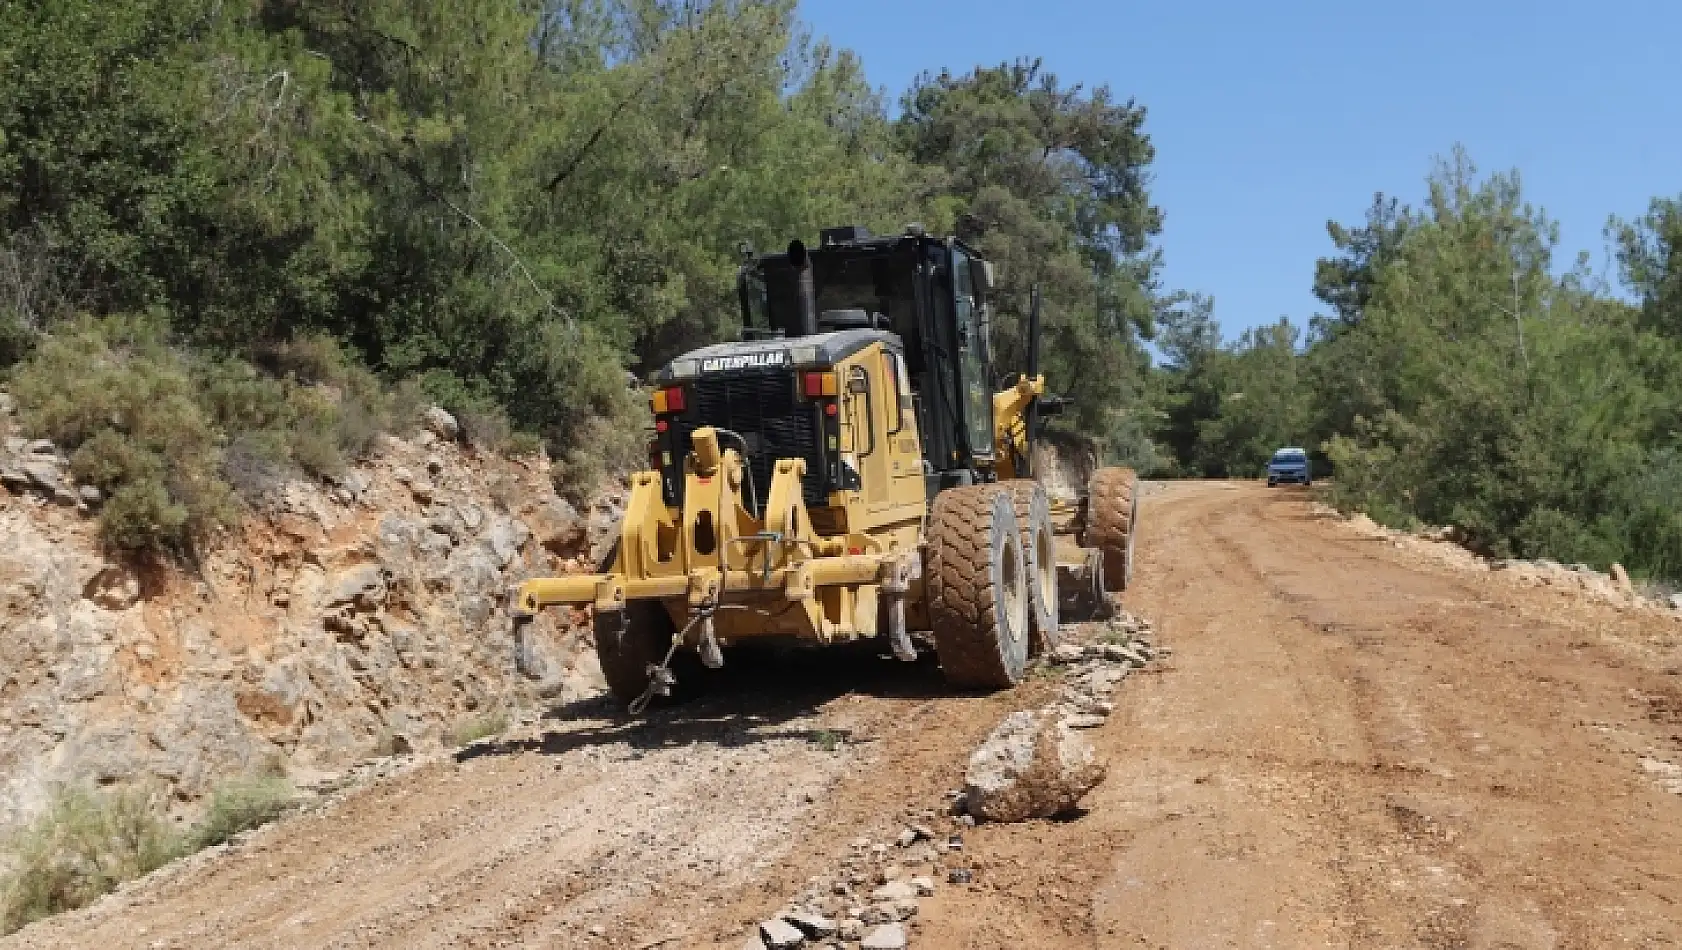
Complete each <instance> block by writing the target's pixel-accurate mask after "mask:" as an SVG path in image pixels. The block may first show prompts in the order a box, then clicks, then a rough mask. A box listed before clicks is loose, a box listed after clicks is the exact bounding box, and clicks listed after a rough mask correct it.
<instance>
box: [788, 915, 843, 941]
mask: <svg viewBox="0 0 1682 950" xmlns="http://www.w3.org/2000/svg"><path fill="white" fill-rule="evenodd" d="M783 920H785V921H787V922H788V923H791V924H793V925H794V926H795V928H796V929H797V930H799V931H800V932H801V933H803V934H805V935H806V936H808V937H813V938H822V937H828V936H830V935H831V934H833V933H835V931H836V929H837V925H836V923H835V921H833V920H830V919H829V918H828V917H825V916H824V915H822V914H815V913H813V912H811V911H809V910H805V909H803V908H797V909H795V910H791V911H788V912H787V913H785V914H783Z"/></svg>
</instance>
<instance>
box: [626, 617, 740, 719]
mask: <svg viewBox="0 0 1682 950" xmlns="http://www.w3.org/2000/svg"><path fill="white" fill-rule="evenodd" d="M717 610H718V602H717V601H707V602H705V603H703V604H701V606H700V607H698V608H696V610H695V616H693V617H691V618H689V622H688V623H686V624H684V625H683V629H682V630H679V631H678V632H677V633H674V634H672V645H671V647H670V648H669V649H667V650H666V658H665V659H663V660H661V661H660V663H659V665H658V666H656V665H655V664H653V663H650V664H649V665H648V688H647V689H645V690H643V691H642V695H641V696H638V697H637V698H636V699H634V700H632V701H631V704H630V705H629V706H626V707H625V708H626V710H627V711H629V712H630V714H631V715H633V716H640V715H642V713H643V710H645V709H647V708H648V705H649V704H650V703H652V702H654V697H656V696H659V695H661V694H662V693H667V692H670V691H669V690H668V689H667V680H670V679H671V676H672V674H671V665H672V657H674V656H676V655H677V648H678V647H680V646H682V645H683V641H684V640H687V639H688V638H689V631H691V630H693V629H695V625H696V624H698V623H700V622H701V621H702V620H705V619H706V618H708V617H711V616H712V615H713V614H714V613H715V612H717ZM672 681H673V682H676V681H675V680H672Z"/></svg>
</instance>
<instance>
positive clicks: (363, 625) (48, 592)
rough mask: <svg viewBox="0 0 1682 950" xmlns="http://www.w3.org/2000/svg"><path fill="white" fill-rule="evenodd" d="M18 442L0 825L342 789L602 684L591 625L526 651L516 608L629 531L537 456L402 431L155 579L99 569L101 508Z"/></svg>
mask: <svg viewBox="0 0 1682 950" xmlns="http://www.w3.org/2000/svg"><path fill="white" fill-rule="evenodd" d="M444 418H445V419H446V420H447V419H448V417H447V415H446V416H445V417H444ZM435 421H436V420H435ZM449 425H450V426H451V427H453V425H454V423H453V421H450V423H449ZM7 442H8V444H6V445H5V446H0V480H4V481H5V484H6V490H0V539H3V543H0V827H4V826H5V825H7V824H10V823H12V822H13V821H16V820H19V819H22V818H26V817H27V816H29V815H30V814H31V813H32V812H34V811H36V810H38V809H39V808H40V807H41V806H42V804H43V802H44V800H45V798H46V796H47V795H48V794H50V790H51V789H52V788H53V786H55V785H58V784H97V785H100V786H118V787H121V786H126V785H135V786H145V787H148V788H159V789H163V790H165V791H167V793H168V798H169V800H170V801H171V802H172V805H173V807H174V810H175V812H176V813H177V817H182V818H186V817H190V815H191V813H192V811H193V810H194V806H195V803H196V802H197V801H198V800H200V799H201V798H202V796H204V795H205V794H206V793H207V792H208V791H210V790H211V789H213V788H214V787H215V786H216V785H217V784H218V783H219V782H221V781H224V780H226V779H228V778H230V777H234V776H239V775H242V774H247V773H273V772H278V773H281V774H284V775H286V776H287V777H289V778H290V779H291V780H292V781H294V782H296V783H298V784H301V785H309V784H312V783H316V784H321V783H325V784H328V785H330V784H332V783H333V782H334V781H335V780H336V779H337V778H338V776H339V773H341V772H342V771H343V770H344V769H346V768H347V767H349V766H351V765H353V764H355V763H357V762H359V761H361V760H365V759H367V758H368V757H370V756H376V755H381V754H390V753H392V752H394V751H399V752H400V751H404V750H425V749H428V748H438V747H439V745H440V744H441V743H442V742H443V741H444V740H446V739H447V738H448V737H449V735H450V734H451V733H452V732H453V731H457V730H460V729H462V728H466V727H468V726H471V725H472V721H473V720H475V719H485V720H487V721H497V720H499V719H507V718H517V717H518V716H519V715H520V714H521V713H522V711H528V710H536V709H539V708H543V707H545V706H546V704H550V703H553V702H559V701H565V700H568V699H574V698H577V697H580V696H585V695H590V694H592V693H593V692H594V690H595V686H596V680H597V677H598V675H599V674H598V673H597V671H596V670H595V668H594V666H593V663H590V662H586V663H583V664H580V663H579V662H578V660H579V658H580V656H581V650H580V646H581V644H580V641H579V632H578V631H577V630H576V629H575V628H574V627H573V626H572V621H573V620H575V619H576V618H573V617H570V616H566V615H562V614H551V615H550V616H548V617H546V618H544V620H542V621H541V622H539V623H538V624H535V625H532V626H531V627H529V628H526V631H525V633H526V636H525V637H524V638H523V639H521V640H520V641H519V642H516V640H515V633H514V629H513V626H512V624H511V623H510V622H509V619H508V616H507V614H506V612H505V609H504V602H505V600H506V592H507V590H508V588H509V586H510V585H511V584H512V583H513V582H514V581H516V580H518V579H520V578H522V577H525V576H528V575H530V574H532V573H535V572H540V571H544V572H546V571H551V570H555V569H557V568H560V567H564V566H565V565H566V564H567V563H568V562H569V559H573V558H577V557H580V556H583V557H586V558H587V557H588V548H589V547H590V543H591V541H592V540H593V539H595V540H599V538H600V537H601V536H602V535H603V534H604V533H605V530H606V529H607V527H608V526H609V525H610V524H611V522H612V513H611V512H609V511H604V512H579V511H576V510H574V509H573V508H572V506H570V505H568V504H567V503H566V502H565V501H564V500H562V499H560V498H558V497H557V496H556V495H555V493H554V491H553V489H552V487H551V486H550V483H549V474H548V470H547V463H546V462H544V461H543V460H541V459H530V460H508V459H504V458H500V457H495V456H491V455H488V454H481V453H477V452H474V451H473V450H471V449H468V448H466V447H465V446H463V445H461V444H459V443H458V442H456V441H454V440H450V439H445V438H440V437H439V436H438V435H437V434H435V433H433V432H431V431H422V432H420V433H418V434H416V435H415V436H413V437H411V438H408V439H394V438H388V439H385V440H384V442H383V444H382V445H381V446H380V448H379V450H378V453H377V455H376V457H375V458H373V459H372V460H371V461H369V462H367V463H364V464H360V465H357V466H355V467H354V468H353V469H351V470H350V471H348V472H346V473H345V474H344V475H343V476H342V477H340V478H338V479H336V480H335V481H334V483H333V484H322V483H319V482H311V481H303V480H298V481H291V482H284V483H280V484H277V485H275V486H274V487H273V490H272V491H271V492H270V493H269V495H268V496H267V497H266V498H265V499H264V500H263V501H262V502H261V510H260V511H258V512H256V513H254V514H252V515H251V516H250V517H248V518H247V519H246V522H245V524H244V526H243V527H242V528H241V529H240V530H239V531H238V532H237V533H236V534H235V535H234V536H232V537H229V538H226V539H224V540H223V541H222V543H220V544H218V545H217V546H216V548H215V550H214V551H213V552H212V553H210V554H209V555H208V556H207V557H206V558H205V559H204V561H203V563H201V564H198V565H195V566H193V567H192V568H191V569H188V568H162V567H157V568H146V567H143V566H137V565H136V564H135V563H134V562H132V561H125V560H122V559H117V558H108V557H106V556H105V555H104V554H103V553H102V552H101V550H100V548H99V545H98V543H97V539H96V536H95V529H96V523H95V520H94V517H93V510H92V509H93V508H94V507H95V506H96V505H97V493H94V494H93V497H92V498H91V499H85V498H84V497H83V496H82V494H80V493H78V492H77V491H75V490H74V488H75V486H72V485H69V484H68V480H67V476H66V474H65V466H64V460H63V458H62V456H60V455H59V454H58V453H57V452H56V450H55V449H54V448H53V447H52V446H51V445H49V444H40V443H37V444H30V443H25V442H23V441H22V440H17V439H10V440H7ZM90 502H91V504H90ZM587 652H588V651H587V650H586V651H583V653H586V654H587Z"/></svg>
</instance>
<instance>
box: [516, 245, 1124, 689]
mask: <svg viewBox="0 0 1682 950" xmlns="http://www.w3.org/2000/svg"><path fill="white" fill-rule="evenodd" d="M993 288H994V273H993V266H992V264H991V263H989V262H988V261H986V260H985V259H984V258H983V257H982V256H981V255H980V254H978V253H977V252H976V251H975V250H974V249H973V248H970V247H968V246H966V245H965V244H964V243H963V242H961V241H958V240H955V239H950V238H936V237H932V236H929V235H926V234H924V233H923V232H922V231H921V229H918V228H915V227H913V228H909V229H907V231H906V233H904V234H902V235H899V236H896V237H885V238H883V237H872V236H871V235H869V234H868V233H867V232H865V231H864V230H863V229H862V228H856V227H849V228H833V229H828V230H825V231H823V232H822V236H821V239H820V242H819V246H818V247H816V248H810V249H809V248H807V247H806V245H805V244H803V243H802V242H800V241H794V242H792V243H791V244H790V245H789V246H788V249H787V251H786V252H785V253H782V254H768V255H763V256H757V257H756V256H753V255H752V254H751V253H750V254H748V256H747V260H746V263H745V264H744V266H743V268H742V270H741V272H740V275H739V279H738V283H737V290H738V294H739V297H740V301H741V307H742V317H743V325H744V329H743V334H742V339H741V340H739V341H736V342H730V343H720V344H715V345H712V346H707V347H704V348H702V349H699V350H695V351H693V352H690V353H687V354H684V355H683V356H681V357H678V358H677V359H675V360H673V361H672V362H671V363H670V364H668V365H667V366H666V367H665V368H664V369H662V370H661V371H660V372H659V374H658V375H657V377H656V380H655V386H656V388H655V389H654V391H653V393H652V398H651V403H652V405H651V408H652V410H653V417H654V430H655V433H654V439H653V442H652V443H651V445H650V457H649V462H650V468H649V469H648V470H647V471H643V472H638V473H636V474H635V475H633V476H632V478H631V490H630V495H629V499H628V501H627V504H626V509H625V515H624V520H623V523H622V525H621V527H620V534H619V540H618V542H617V544H616V545H615V546H614V548H613V549H612V551H611V552H610V554H609V555H608V558H607V560H606V563H604V564H603V565H602V567H601V569H600V570H601V573H597V574H586V575H573V576H567V577H551V578H537V579H533V580H529V581H526V582H525V583H524V584H522V585H520V587H519V588H518V589H517V590H516V591H515V593H514V604H513V607H514V611H515V614H516V616H517V617H518V616H527V617H529V616H531V615H533V614H535V613H536V612H537V611H538V610H540V609H542V608H544V607H547V606H553V605H563V604H566V605H578V606H583V605H588V606H591V607H593V608H594V625H595V640H596V650H597V653H598V655H599V657H600V660H601V665H602V672H603V674H604V675H605V676H606V679H607V683H608V686H609V688H610V689H611V690H612V692H613V694H614V696H615V698H617V699H618V700H619V701H621V702H623V703H626V704H627V705H629V706H631V708H632V710H633V711H634V712H640V711H641V709H642V708H643V707H645V706H647V705H648V703H649V702H650V701H651V700H652V699H654V698H655V697H657V696H671V695H673V694H674V690H676V691H678V692H681V691H683V690H684V689H685V687H686V686H689V685H693V684H689V683H685V682H683V681H682V680H680V679H679V678H677V677H675V676H674V674H673V664H674V660H676V661H679V662H688V663H691V664H693V663H694V662H696V661H698V662H699V663H700V664H702V665H704V666H707V667H715V668H716V667H718V666H721V665H722V664H723V662H724V653H723V649H724V648H726V647H728V646H730V645H732V644H740V643H743V642H745V641H749V640H757V639H760V638H781V639H785V640H795V641H804V642H807V643H811V644H828V643H835V642H838V641H851V640H858V639H861V638H866V637H883V638H885V640H886V643H887V645H888V646H889V647H890V649H891V650H892V652H893V654H894V655H895V656H897V657H899V658H900V659H903V660H915V659H916V658H917V655H918V654H917V648H916V644H915V642H914V641H913V635H919V636H920V637H921V638H923V639H927V640H931V641H932V643H933V646H934V649H935V652H936V654H937V656H938V659H939V661H940V665H941V668H942V670H943V671H944V674H945V676H946V678H947V680H948V681H949V682H950V683H952V684H953V685H955V686H959V687H966V688H988V689H997V688H1004V687H1009V686H1011V685H1013V684H1015V683H1016V682H1018V681H1019V680H1020V679H1021V677H1022V675H1023V671H1024V668H1025V665H1026V663H1027V660H1028V658H1029V656H1030V655H1031V654H1033V653H1035V652H1037V651H1041V650H1045V649H1049V648H1050V647H1052V646H1055V645H1056V643H1057V638H1058V623H1059V616H1060V610H1061V611H1062V612H1068V611H1069V610H1071V609H1078V610H1080V611H1083V612H1093V613H1096V612H1101V611H1104V610H1105V609H1107V596H1106V595H1107V593H1108V592H1110V591H1116V590H1121V589H1123V588H1124V587H1125V586H1126V584H1127V581H1128V578H1129V576H1130V574H1131V570H1132V566H1133V565H1132V562H1133V549H1132V545H1133V540H1134V535H1135V518H1136V516H1137V513H1138V498H1137V483H1136V479H1135V477H1134V474H1133V472H1132V471H1131V470H1129V469H1125V468H1103V469H1099V470H1097V471H1096V472H1095V473H1094V474H1093V475H1092V477H1091V479H1090V482H1089V485H1088V490H1087V492H1086V493H1085V494H1084V495H1083V496H1079V497H1075V498H1064V499H1056V500H1054V499H1052V498H1050V497H1049V496H1048V494H1047V492H1046V490H1045V488H1044V487H1043V486H1042V485H1041V484H1040V483H1039V482H1037V481H1035V480H1034V478H1033V476H1034V472H1033V471H1032V465H1033V459H1034V457H1035V452H1034V447H1035V442H1036V435H1037V432H1036V430H1037V427H1038V417H1039V416H1041V415H1044V414H1049V413H1051V412H1055V411H1057V410H1058V409H1060V408H1061V403H1060V401H1058V400H1055V399H1052V398H1051V397H1049V396H1047V394H1046V388H1045V380H1044V378H1043V377H1042V376H1040V375H1039V367H1038V350H1039V335H1040V331H1039V323H1040V321H1039V312H1040V308H1039V302H1038V295H1037V294H1036V295H1035V300H1034V306H1033V307H1032V309H1031V314H1030V317H1029V327H1028V349H1029V352H1028V360H1027V362H1028V365H1027V366H1026V367H1025V369H1026V372H1025V373H1022V374H1020V375H1018V377H1017V379H1016V381H1015V382H1014V383H1013V384H1011V385H1009V386H1007V387H1006V388H1004V389H1003V391H1000V392H994V391H993V389H992V386H991V384H990V378H991V372H992V366H991V360H990V357H989V353H988V336H989V333H988V330H989V325H990V321H991V317H992V306H991V303H990V301H989V295H990V294H991V292H992V291H993ZM1060 584H1061V585H1062V588H1063V594H1064V600H1063V601H1060V600H1059V585H1060ZM684 679H692V677H687V676H686V677H684Z"/></svg>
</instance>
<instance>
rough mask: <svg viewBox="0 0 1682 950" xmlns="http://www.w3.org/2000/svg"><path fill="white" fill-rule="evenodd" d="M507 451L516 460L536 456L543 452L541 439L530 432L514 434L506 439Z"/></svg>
mask: <svg viewBox="0 0 1682 950" xmlns="http://www.w3.org/2000/svg"><path fill="white" fill-rule="evenodd" d="M507 451H508V454H509V455H512V456H515V457H516V458H519V457H524V456H529V455H536V454H537V453H539V452H541V451H543V437H542V436H537V435H533V434H531V433H530V432H516V433H514V434H513V435H511V436H509V437H508V450H507Z"/></svg>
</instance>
